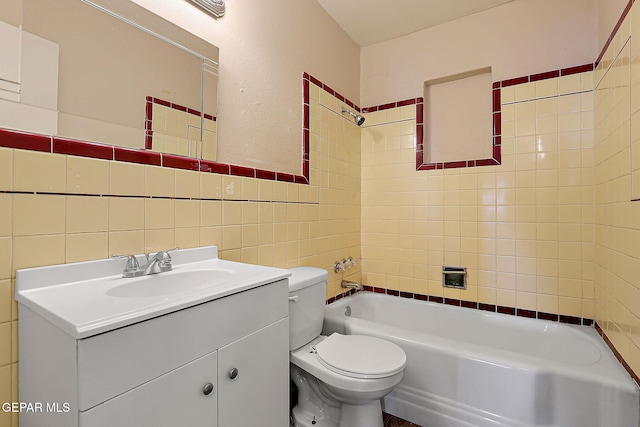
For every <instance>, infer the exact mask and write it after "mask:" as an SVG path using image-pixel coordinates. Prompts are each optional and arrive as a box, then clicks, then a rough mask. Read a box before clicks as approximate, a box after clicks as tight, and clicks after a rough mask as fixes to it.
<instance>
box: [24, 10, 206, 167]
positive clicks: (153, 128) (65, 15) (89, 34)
mask: <svg viewBox="0 0 640 427" xmlns="http://www.w3.org/2000/svg"><path fill="white" fill-rule="evenodd" d="M105 12H106V13H105ZM116 17H117V18H116ZM22 28H23V35H24V37H23V41H22V47H21V48H22V52H23V57H25V58H26V59H27V60H26V61H25V59H23V63H22V68H23V70H22V71H21V73H22V75H21V81H20V83H21V97H20V103H21V104H27V105H29V106H33V107H38V108H39V109H44V110H47V111H49V112H50V113H51V114H53V116H54V120H52V125H51V127H52V129H51V131H50V132H48V133H49V134H51V135H58V136H63V137H67V138H71V139H80V140H85V141H92V142H99V143H106V144H112V145H118V146H126V147H132V148H140V149H142V148H146V149H151V150H154V151H161V152H167V153H173V154H180V155H187V156H194V157H202V158H207V159H210V160H215V153H216V139H217V138H216V134H217V121H216V114H217V95H216V93H217V69H218V63H217V60H218V49H217V48H216V47H215V46H213V45H211V44H209V43H207V42H205V41H204V40H201V39H199V38H197V37H196V36H194V35H192V34H190V33H188V32H186V31H184V30H182V29H180V28H179V27H177V26H175V25H173V24H171V23H170V22H168V21H166V20H164V19H162V18H160V17H158V16H157V15H154V14H153V13H151V12H150V11H148V10H146V9H144V8H142V7H140V6H138V5H136V4H135V3H133V2H131V1H130V0H90V1H89V0H82V1H80V0H56V1H55V2H51V1H49V0H23V27H22ZM29 58H32V60H31V61H29ZM23 130H31V129H23ZM33 130H35V131H40V132H41V129H33Z"/></svg>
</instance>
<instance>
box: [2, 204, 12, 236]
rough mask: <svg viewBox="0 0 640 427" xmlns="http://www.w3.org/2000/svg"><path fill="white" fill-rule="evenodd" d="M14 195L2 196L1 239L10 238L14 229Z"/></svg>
mask: <svg viewBox="0 0 640 427" xmlns="http://www.w3.org/2000/svg"><path fill="white" fill-rule="evenodd" d="M12 215H13V195H12V194H0V237H4V236H10V235H11V233H12V228H13V218H12Z"/></svg>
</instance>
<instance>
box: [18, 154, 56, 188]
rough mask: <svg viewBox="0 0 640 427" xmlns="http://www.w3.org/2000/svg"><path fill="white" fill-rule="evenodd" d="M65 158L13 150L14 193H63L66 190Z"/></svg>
mask: <svg viewBox="0 0 640 427" xmlns="http://www.w3.org/2000/svg"><path fill="white" fill-rule="evenodd" d="M65 165H66V156H61V155H58V154H49V153H40V152H37V151H24V150H14V153H13V189H14V191H43V192H54V193H63V192H64V191H65V190H66V168H65Z"/></svg>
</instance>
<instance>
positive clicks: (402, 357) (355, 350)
mask: <svg viewBox="0 0 640 427" xmlns="http://www.w3.org/2000/svg"><path fill="white" fill-rule="evenodd" d="M313 349H314V351H315V353H316V358H317V360H318V361H319V362H320V363H321V364H322V365H323V366H324V367H326V368H328V369H329V370H331V371H333V372H336V373H338V374H340V375H344V376H347V377H352V378H385V377H389V376H392V375H395V374H397V373H399V372H401V371H402V370H403V369H404V367H405V365H406V363H407V356H406V354H405V352H404V351H403V350H402V349H401V348H400V347H398V346H397V345H396V344H394V343H392V342H389V341H385V340H383V339H380V338H376V337H369V336H365V335H342V334H339V333H334V334H331V335H330V336H329V337H327V338H326V339H324V340H323V341H322V342H320V343H318V344H316V345H315V346H313Z"/></svg>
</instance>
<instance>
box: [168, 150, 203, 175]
mask: <svg viewBox="0 0 640 427" xmlns="http://www.w3.org/2000/svg"><path fill="white" fill-rule="evenodd" d="M162 166H165V167H168V168H175V169H187V170H192V171H199V170H200V160H198V159H194V158H192V157H184V156H175V155H173V154H166V153H162Z"/></svg>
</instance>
